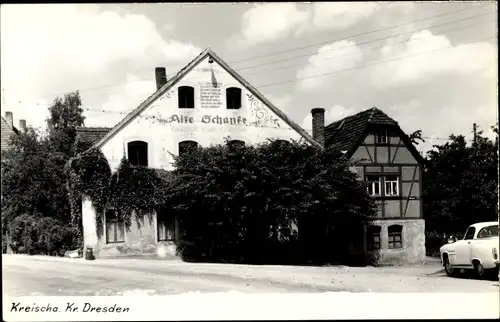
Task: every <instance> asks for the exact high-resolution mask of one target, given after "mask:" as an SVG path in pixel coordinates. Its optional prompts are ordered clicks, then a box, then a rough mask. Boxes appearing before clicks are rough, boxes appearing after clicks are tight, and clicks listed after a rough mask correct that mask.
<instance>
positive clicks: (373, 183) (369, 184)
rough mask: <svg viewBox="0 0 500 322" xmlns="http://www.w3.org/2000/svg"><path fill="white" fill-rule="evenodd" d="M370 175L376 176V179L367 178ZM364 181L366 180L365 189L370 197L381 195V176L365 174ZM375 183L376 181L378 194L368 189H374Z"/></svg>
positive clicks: (370, 175)
mask: <svg viewBox="0 0 500 322" xmlns="http://www.w3.org/2000/svg"><path fill="white" fill-rule="evenodd" d="M370 177H373V178H378V180H370V179H369V178H370ZM365 181H366V182H368V187H367V188H366V189H367V192H368V194H369V195H370V196H371V197H381V196H382V176H380V175H372V174H367V175H366V176H365ZM377 183H378V194H375V193H372V192H371V191H370V189H371V190H373V191H375V190H376V189H375V186H376V184H377Z"/></svg>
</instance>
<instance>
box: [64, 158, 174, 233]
mask: <svg viewBox="0 0 500 322" xmlns="http://www.w3.org/2000/svg"><path fill="white" fill-rule="evenodd" d="M67 176H68V193H69V198H70V201H71V211H72V217H73V218H74V220H78V221H80V222H81V215H82V209H81V204H82V198H83V197H84V196H85V197H87V198H89V199H90V201H91V202H92V207H93V209H94V211H95V213H96V228H97V234H98V236H99V237H100V236H102V233H103V230H102V228H103V222H102V219H103V217H104V216H103V215H104V212H105V210H106V209H108V208H115V209H119V210H120V211H119V212H117V215H118V216H119V219H122V220H123V221H124V222H125V224H126V225H128V226H130V224H131V220H132V219H134V220H136V222H137V223H138V224H140V222H141V220H142V219H143V218H144V217H145V216H147V217H149V218H150V219H151V216H152V214H153V213H154V211H155V210H156V209H157V208H158V207H159V206H160V205H162V203H163V200H164V199H165V198H164V196H165V193H166V188H167V187H168V184H169V183H170V181H171V180H169V179H170V178H171V175H170V173H169V172H168V171H166V170H162V169H152V168H148V167H142V166H133V165H131V164H130V162H129V161H128V160H127V159H126V158H125V157H124V158H123V159H122V160H121V162H120V165H119V167H118V169H117V171H116V172H115V173H112V171H111V168H110V166H109V163H108V161H107V159H106V157H105V156H104V155H103V153H102V152H101V151H100V150H99V149H95V148H92V149H89V150H87V151H85V152H83V153H81V154H79V155H78V156H76V157H74V158H72V159H71V160H70V162H69V163H68V165H67Z"/></svg>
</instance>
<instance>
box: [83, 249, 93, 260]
mask: <svg viewBox="0 0 500 322" xmlns="http://www.w3.org/2000/svg"><path fill="white" fill-rule="evenodd" d="M85 259H86V260H88V261H92V260H94V259H95V256H94V252H93V251H92V247H87V250H86V251H85Z"/></svg>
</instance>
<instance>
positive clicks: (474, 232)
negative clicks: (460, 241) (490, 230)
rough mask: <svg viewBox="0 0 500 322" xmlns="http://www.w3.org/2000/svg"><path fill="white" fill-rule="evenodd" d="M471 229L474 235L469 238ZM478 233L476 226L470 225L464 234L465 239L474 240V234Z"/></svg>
mask: <svg viewBox="0 0 500 322" xmlns="http://www.w3.org/2000/svg"><path fill="white" fill-rule="evenodd" d="M469 231H472V237H471V238H468V237H467V234H468V233H469ZM475 234H476V227H474V226H470V227H469V228H467V230H466V231H465V234H464V240H472V239H474V236H475Z"/></svg>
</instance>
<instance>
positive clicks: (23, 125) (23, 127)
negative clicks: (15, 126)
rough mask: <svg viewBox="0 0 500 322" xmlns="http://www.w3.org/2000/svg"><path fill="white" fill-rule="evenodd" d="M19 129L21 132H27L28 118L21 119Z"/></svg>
mask: <svg viewBox="0 0 500 322" xmlns="http://www.w3.org/2000/svg"><path fill="white" fill-rule="evenodd" d="M19 130H20V131H21V133H26V120H19Z"/></svg>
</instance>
